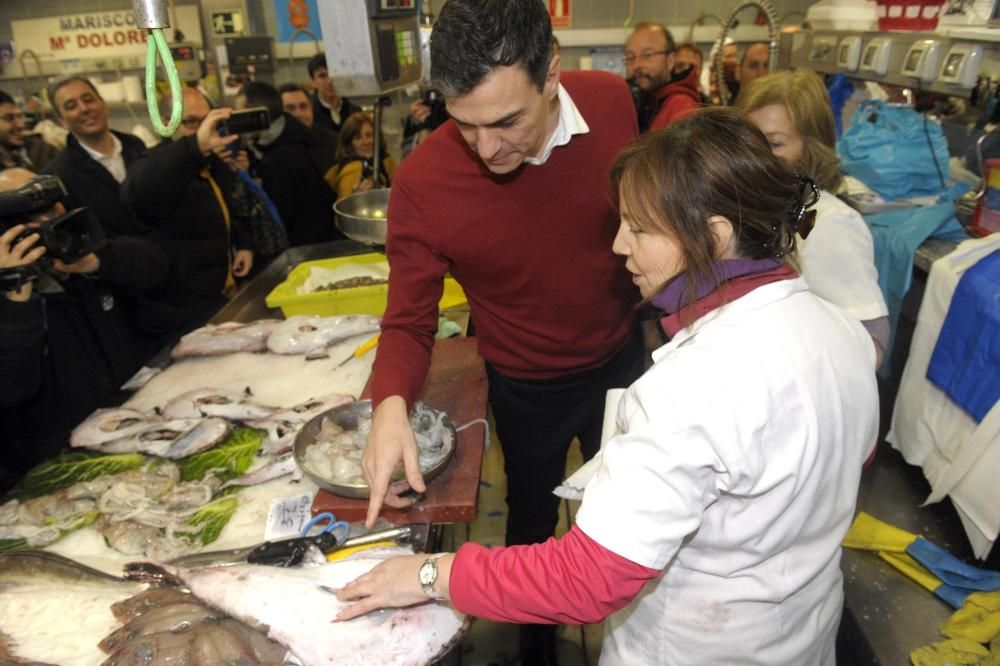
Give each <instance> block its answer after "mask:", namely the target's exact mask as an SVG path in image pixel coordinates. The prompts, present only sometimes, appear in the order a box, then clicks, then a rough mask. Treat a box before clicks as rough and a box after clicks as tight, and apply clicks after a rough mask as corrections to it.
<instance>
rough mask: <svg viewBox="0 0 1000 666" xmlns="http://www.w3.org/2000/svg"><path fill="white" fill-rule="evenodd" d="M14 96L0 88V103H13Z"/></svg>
mask: <svg viewBox="0 0 1000 666" xmlns="http://www.w3.org/2000/svg"><path fill="white" fill-rule="evenodd" d="M15 103H16V102H14V98H13V97H11V96H10V95H8V94H7V93H5V92H4V91H2V90H0V104H15Z"/></svg>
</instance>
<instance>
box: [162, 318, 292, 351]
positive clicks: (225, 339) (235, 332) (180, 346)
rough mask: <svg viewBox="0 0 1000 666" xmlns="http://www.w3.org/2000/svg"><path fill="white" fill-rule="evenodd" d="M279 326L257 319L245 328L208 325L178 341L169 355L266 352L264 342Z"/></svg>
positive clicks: (270, 321)
mask: <svg viewBox="0 0 1000 666" xmlns="http://www.w3.org/2000/svg"><path fill="white" fill-rule="evenodd" d="M280 324H281V320H279V319H260V320H258V321H254V322H250V323H249V324H240V323H236V322H226V323H225V324H217V325H216V324H208V325H206V326H202V327H201V328H199V329H196V330H194V331H191V332H190V333H188V334H187V335H185V336H184V337H183V338H181V339H180V341H179V342H178V343H177V345H176V346H175V347H174V348H173V350H171V352H170V355H171V356H172V357H174V358H186V357H189V356H219V355H222V354H232V353H235V352H262V351H264V350H266V349H267V338H268V337H269V336H270V335H271V333H272V332H273V331H274V329H275V328H277V327H278V326H279V325H280Z"/></svg>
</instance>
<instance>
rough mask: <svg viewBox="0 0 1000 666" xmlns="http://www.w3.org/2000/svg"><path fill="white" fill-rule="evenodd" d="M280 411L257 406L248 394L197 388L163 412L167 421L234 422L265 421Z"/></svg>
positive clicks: (165, 408) (177, 399)
mask: <svg viewBox="0 0 1000 666" xmlns="http://www.w3.org/2000/svg"><path fill="white" fill-rule="evenodd" d="M275 411H277V410H276V409H275V408H273V407H267V406H266V405H261V404H258V403H256V402H254V401H252V400H250V399H249V398H248V397H247V396H245V395H239V394H237V393H233V392H231V391H223V390H220V389H214V388H203V389H196V390H194V391H188V392H187V393H182V394H181V395H179V396H177V397H176V398H174V399H173V400H171V401H170V402H168V403H167V404H166V405H164V406H163V409H162V410H160V414H161V415H162V416H163V418H166V419H196V418H200V417H202V416H219V417H222V418H226V419H229V420H232V421H245V420H247V419H265V418H267V417H269V416H270V415H271V414H273V413H274V412H275Z"/></svg>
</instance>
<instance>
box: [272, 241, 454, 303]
mask: <svg viewBox="0 0 1000 666" xmlns="http://www.w3.org/2000/svg"><path fill="white" fill-rule="evenodd" d="M366 264H377V265H378V264H380V265H382V266H388V263H387V262H386V258H385V255H383V254H379V253H377V252H371V253H368V254H355V255H351V256H347V257H334V258H331V259H319V260H317V261H306V262H303V263H301V264H299V265H298V266H296V267H295V268H293V269H292V272H291V273H289V274H288V277H287V278H285V281H284V282H282V283H281V284H279V285H278V286H277V287H275V288H274V289H272V290H271V293H270V294H268V295H267V299H266V301H265V302H266V303H267V307H269V308H281V311H282V312H283V313H284V315H285V317H291V316H293V315H322V316H331V315H339V314H371V315H377V316H381V315H382V314H384V313H385V306H386V301H387V300H388V297H389V286H388V285H386V284H373V285H367V286H363V287H351V288H349V289H335V290H331V291H318V292H313V293H311V294H300V293H298V290H299V287H301V286H302V285H303V284H304V283H305V281H306V279H307V278H308V277H309V273H310V271H311V270H312V268H313V267H314V266H316V267H320V268H327V269H331V270H332V269H335V268H338V267H342V266H346V265H358V266H363V265H366ZM465 303H466V298H465V292H464V291H462V287H461V286H459V284H458V282H456V281H455V279H454V278H452V277H450V276H449V277H446V278H445V280H444V293H443V294H442V295H441V300H440V301H439V302H438V307H439V308H441V309H442V310H445V309H448V308H454V307H457V306H459V305H463V304H465Z"/></svg>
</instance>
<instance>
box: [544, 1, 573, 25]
mask: <svg viewBox="0 0 1000 666" xmlns="http://www.w3.org/2000/svg"><path fill="white" fill-rule="evenodd" d="M548 4H549V18H551V19H552V27H553V28H568V27H569V24H570V20H569V0H548Z"/></svg>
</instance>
